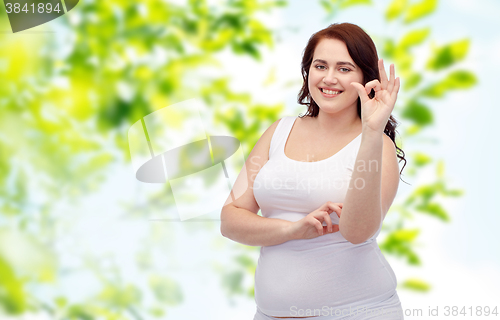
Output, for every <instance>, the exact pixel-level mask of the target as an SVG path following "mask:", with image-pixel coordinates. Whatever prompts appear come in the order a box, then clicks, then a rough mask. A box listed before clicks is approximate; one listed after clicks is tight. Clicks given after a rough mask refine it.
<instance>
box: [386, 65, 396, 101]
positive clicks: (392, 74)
mask: <svg viewBox="0 0 500 320" xmlns="http://www.w3.org/2000/svg"><path fill="white" fill-rule="evenodd" d="M389 73H390V77H389V83H388V84H387V91H389V93H391V94H392V90H393V89H394V84H395V79H394V78H395V76H396V73H395V72H394V64H391V66H390V67H389Z"/></svg>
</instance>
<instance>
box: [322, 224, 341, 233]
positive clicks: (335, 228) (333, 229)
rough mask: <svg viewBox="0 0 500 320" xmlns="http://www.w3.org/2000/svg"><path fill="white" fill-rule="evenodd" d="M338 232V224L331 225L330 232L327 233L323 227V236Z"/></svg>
mask: <svg viewBox="0 0 500 320" xmlns="http://www.w3.org/2000/svg"><path fill="white" fill-rule="evenodd" d="M338 231H340V229H339V225H338V224H333V225H332V231H328V229H327V227H326V226H323V234H326V233H335V232H338Z"/></svg>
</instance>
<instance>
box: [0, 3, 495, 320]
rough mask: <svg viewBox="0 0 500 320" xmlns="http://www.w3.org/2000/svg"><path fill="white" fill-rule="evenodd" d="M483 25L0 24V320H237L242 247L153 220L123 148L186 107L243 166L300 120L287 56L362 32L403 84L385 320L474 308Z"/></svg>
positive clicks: (418, 8) (244, 265)
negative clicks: (392, 304) (333, 29)
mask: <svg viewBox="0 0 500 320" xmlns="http://www.w3.org/2000/svg"><path fill="white" fill-rule="evenodd" d="M480 2H481V1H480ZM480 2H478V3H480ZM478 6H479V7H481V6H480V5H478ZM482 8H483V11H481V12H480V11H478V9H476V6H470V5H468V4H467V3H465V2H464V1H459V2H458V5H457V4H456V3H455V2H451V1H444V0H442V1H438V0H418V1H410V0H407V1H405V0H391V1H377V2H376V3H375V1H370V0H363V1H360V0H319V1H310V2H305V1H284V0H269V1H265V0H262V1H257V0H247V1H244V0H220V1H202V0H200V1H194V0H193V1H157V0H150V1H141V2H137V3H135V2H130V1H118V0H111V1H81V2H80V3H79V4H78V6H77V7H75V9H73V10H72V11H71V12H69V13H68V14H67V15H65V16H63V17H61V18H59V19H57V20H55V21H53V22H50V23H49V24H46V25H42V26H39V27H37V28H34V29H30V30H27V31H24V32H21V33H18V34H12V33H11V32H9V30H10V25H9V22H8V19H7V15H6V13H5V11H4V10H3V9H2V10H0V31H1V33H0V47H1V50H0V77H1V79H2V84H1V85H0V313H1V314H2V317H5V318H7V317H8V318H9V319H10V318H12V319H25V318H26V317H35V318H37V319H38V318H43V319H47V318H48V319H180V318H183V319H201V318H209V319H210V318H214V319H215V318H217V319H223V318H227V319H244V318H246V319H250V318H251V317H252V316H253V313H254V309H255V305H254V301H253V274H254V272H255V267H256V263H257V258H258V249H259V248H258V247H248V246H243V245H240V244H238V243H235V242H232V241H230V240H229V239H226V238H223V237H222V236H221V235H220V232H219V223H218V222H217V221H215V222H186V223H179V222H169V221H166V220H162V219H163V218H167V217H172V216H175V202H174V200H173V198H172V196H171V189H170V186H169V184H168V183H167V184H165V185H159V186H158V185H155V186H151V185H144V184H141V183H139V182H138V181H136V180H135V179H134V172H133V170H132V168H131V164H130V154H129V149H128V142H127V131H128V129H129V127H130V126H131V125H132V124H133V123H134V122H136V121H137V120H139V119H140V118H142V117H144V116H145V115H148V114H150V113H152V112H154V111H156V110H159V109H162V108H164V107H166V106H168V105H170V104H173V103H176V102H180V101H183V100H186V99H190V98H201V99H202V100H203V101H204V102H205V103H206V104H207V105H208V106H209V107H210V110H209V112H210V114H211V119H210V121H212V122H214V123H216V124H218V125H220V126H223V127H224V128H226V129H227V130H228V131H229V132H231V134H232V136H234V137H236V138H238V139H239V140H240V141H241V142H242V146H243V149H244V153H245V156H247V155H248V153H249V152H250V151H251V149H252V147H253V145H254V144H255V142H256V141H257V140H258V139H259V137H260V135H261V134H262V132H263V131H264V130H265V129H266V128H267V127H268V126H269V125H270V124H271V123H273V122H274V121H275V120H277V119H279V118H280V117H283V116H285V115H297V114H298V113H300V112H304V110H303V107H301V106H297V104H296V102H295V97H296V94H297V92H298V89H299V88H300V84H301V83H300V81H301V80H300V79H301V78H300V70H299V64H300V54H301V52H302V49H303V47H304V46H305V44H306V42H307V39H308V37H309V36H310V35H311V34H312V33H313V32H315V31H318V30H319V29H321V28H323V27H325V26H327V25H328V24H330V23H333V22H344V21H347V22H352V23H356V24H358V25H360V26H361V27H363V28H364V29H365V30H366V31H367V32H368V33H369V34H370V35H371V36H372V37H373V39H374V40H375V42H376V45H377V48H378V51H379V55H380V56H381V57H383V58H384V60H385V61H386V66H388V64H389V63H394V64H395V65H396V71H397V73H398V75H399V76H400V77H401V79H402V84H403V86H402V89H401V92H400V95H399V99H398V103H397V105H396V108H395V110H394V115H395V117H396V118H397V119H398V120H399V121H400V123H401V125H400V126H399V127H398V133H399V134H398V136H397V142H398V145H399V146H400V147H402V148H403V150H404V151H405V152H406V157H407V160H408V164H407V166H406V167H405V170H404V172H403V176H402V178H403V180H404V181H406V182H408V183H409V184H405V183H403V182H401V183H400V190H399V193H398V197H397V198H396V201H395V202H394V205H393V206H392V207H391V210H390V212H389V214H388V216H387V218H386V221H385V222H384V227H383V231H382V233H381V235H380V236H379V238H378V242H379V245H380V248H381V249H382V251H383V253H384V255H385V256H386V257H387V259H388V260H389V261H390V263H391V265H392V266H393V269H394V271H395V273H396V275H397V277H398V292H399V295H400V298H401V300H402V302H403V307H405V308H409V309H412V308H421V309H423V310H424V312H426V311H427V309H428V307H429V306H436V305H438V304H440V303H441V304H440V306H441V307H444V306H445V305H459V306H460V305H461V306H465V304H466V303H468V305H467V306H473V307H475V306H476V305H479V304H482V305H483V306H484V305H489V306H491V307H493V304H494V303H498V301H499V300H498V298H499V297H500V295H499V291H498V284H500V281H499V280H500V276H499V272H498V267H499V266H500V258H499V256H498V254H496V252H500V251H499V250H498V249H500V248H499V245H498V244H497V243H498V241H496V242H495V241H494V238H493V236H494V234H495V231H496V227H495V226H497V225H498V224H499V223H500V220H499V218H498V216H499V215H498V214H499V213H500V212H498V210H497V209H495V207H496V206H495V205H494V204H493V203H492V200H493V199H495V195H496V196H497V197H498V191H499V190H498V187H497V186H496V185H495V184H494V181H498V178H500V177H499V170H498V169H497V168H496V167H495V164H496V163H498V157H499V153H498V147H497V143H496V140H493V139H492V138H495V137H496V136H495V131H494V130H495V128H496V123H495V122H494V121H495V120H496V119H498V116H500V112H499V111H498V109H499V108H496V106H495V103H494V102H495V100H494V99H493V94H494V92H496V91H497V90H498V89H496V84H495V83H494V80H496V77H495V78H494V77H493V75H496V74H498V72H495V71H499V69H500V64H499V63H498V62H495V61H496V60H495V59H494V58H493V57H495V53H496V57H497V58H498V54H499V53H500V38H499V37H498V36H496V35H493V34H492V32H491V30H496V29H494V28H495V27H496V28H497V29H498V26H499V25H498V22H497V19H495V18H494V17H495V13H496V14H497V16H498V14H500V6H499V5H498V4H497V3H496V2H494V1H491V0H490V1H486V0H484V3H483V7H482ZM488 8H489V9H488ZM453 10H455V11H453ZM495 10H496V11H495ZM453 12H454V14H452V13H453ZM467 19H469V20H470V28H468V27H467V25H468V20H467ZM475 48H477V49H475ZM497 58H496V59H497ZM493 86H495V88H494V87H493ZM495 116H496V117H495ZM490 141H492V142H493V143H490ZM495 159H496V160H497V161H495ZM401 165H402V164H401ZM494 252H495V254H493V253H494ZM488 279H489V280H488ZM495 284H496V287H495ZM471 292H483V294H480V295H477V294H476V295H474V296H471ZM443 296H446V297H449V299H448V300H446V299H444V298H442V297H443ZM438 297H441V299H439V298H438ZM495 301H496V302H495ZM410 319H411V318H410Z"/></svg>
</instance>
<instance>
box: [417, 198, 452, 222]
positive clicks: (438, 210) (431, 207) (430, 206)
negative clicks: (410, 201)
mask: <svg viewBox="0 0 500 320" xmlns="http://www.w3.org/2000/svg"><path fill="white" fill-rule="evenodd" d="M415 209H416V210H418V211H420V212H422V213H427V214H429V215H431V216H433V217H435V218H438V219H440V220H443V221H446V222H448V221H450V216H449V215H448V213H447V212H446V210H444V208H443V207H442V206H441V205H440V204H439V203H437V202H431V203H425V204H422V205H418V206H416V207H415Z"/></svg>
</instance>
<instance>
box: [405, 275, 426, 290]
mask: <svg viewBox="0 0 500 320" xmlns="http://www.w3.org/2000/svg"><path fill="white" fill-rule="evenodd" d="M402 286H403V287H404V288H408V289H411V290H415V291H422V292H427V291H429V290H430V289H431V286H430V285H429V284H428V283H427V282H425V281H423V280H421V279H416V278H411V279H407V280H406V281H405V282H403V283H402Z"/></svg>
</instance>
